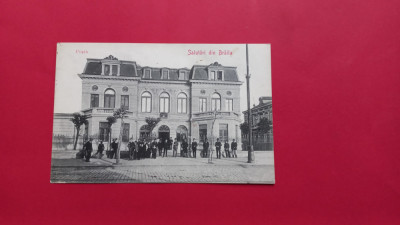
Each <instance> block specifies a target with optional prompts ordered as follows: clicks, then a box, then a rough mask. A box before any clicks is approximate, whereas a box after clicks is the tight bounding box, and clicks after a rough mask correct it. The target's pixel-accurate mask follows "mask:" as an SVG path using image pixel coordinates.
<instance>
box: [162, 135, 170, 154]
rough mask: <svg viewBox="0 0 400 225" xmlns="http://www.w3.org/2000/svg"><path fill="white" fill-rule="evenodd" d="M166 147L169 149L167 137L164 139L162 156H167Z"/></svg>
mask: <svg viewBox="0 0 400 225" xmlns="http://www.w3.org/2000/svg"><path fill="white" fill-rule="evenodd" d="M168 149H169V139H168V140H167V139H165V140H164V151H163V155H162V157H164V156H165V157H168Z"/></svg>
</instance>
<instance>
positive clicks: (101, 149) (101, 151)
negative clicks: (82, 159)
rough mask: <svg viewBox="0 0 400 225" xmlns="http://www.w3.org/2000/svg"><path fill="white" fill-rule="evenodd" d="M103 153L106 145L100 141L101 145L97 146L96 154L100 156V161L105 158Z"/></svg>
mask: <svg viewBox="0 0 400 225" xmlns="http://www.w3.org/2000/svg"><path fill="white" fill-rule="evenodd" d="M103 151H104V144H103V141H100V144H99V145H98V146H97V152H96V155H98V156H99V159H101V157H103Z"/></svg>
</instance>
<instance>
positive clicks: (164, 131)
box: [158, 125, 170, 141]
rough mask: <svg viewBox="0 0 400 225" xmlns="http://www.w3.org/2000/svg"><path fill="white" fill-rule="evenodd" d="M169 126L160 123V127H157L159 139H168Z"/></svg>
mask: <svg viewBox="0 0 400 225" xmlns="http://www.w3.org/2000/svg"><path fill="white" fill-rule="evenodd" d="M169 134H170V133H169V127H168V126H166V125H162V126H161V127H160V128H158V138H159V139H160V140H161V141H165V140H168V139H169V137H170V135H169Z"/></svg>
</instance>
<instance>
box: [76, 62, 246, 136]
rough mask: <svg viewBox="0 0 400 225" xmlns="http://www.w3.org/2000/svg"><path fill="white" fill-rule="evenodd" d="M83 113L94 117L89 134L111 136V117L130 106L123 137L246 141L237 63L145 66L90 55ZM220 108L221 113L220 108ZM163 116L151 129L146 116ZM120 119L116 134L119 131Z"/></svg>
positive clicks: (113, 126)
mask: <svg viewBox="0 0 400 225" xmlns="http://www.w3.org/2000/svg"><path fill="white" fill-rule="evenodd" d="M79 77H80V78H81V79H82V112H83V113H84V114H85V115H87V116H88V117H89V119H88V121H89V123H88V125H87V126H86V127H85V129H84V130H85V133H86V134H87V135H88V136H90V137H94V138H95V139H100V140H104V141H107V140H109V137H108V129H109V127H108V125H107V120H106V118H107V117H108V116H111V115H112V113H113V111H114V110H115V109H117V108H120V107H125V108H126V109H127V110H128V111H129V114H128V118H127V119H125V124H123V138H122V139H123V142H124V143H126V142H127V141H128V140H129V138H133V139H139V138H146V137H149V136H151V137H159V138H169V137H172V138H177V139H178V140H182V139H183V138H188V139H192V138H196V139H197V140H200V142H201V141H203V140H204V139H205V138H206V137H207V138H208V139H209V140H214V139H215V138H216V137H219V138H220V139H221V140H226V139H229V141H231V140H232V139H236V140H238V141H239V142H240V139H241V132H240V128H239V126H240V123H241V117H240V86H241V85H242V83H243V82H241V81H239V79H238V74H237V71H236V67H230V66H222V65H220V64H218V63H217V62H215V63H212V64H210V65H193V66H192V68H191V69H188V68H167V67H161V68H155V67H149V66H139V65H138V64H137V63H136V62H134V61H125V60H118V59H117V58H115V57H113V56H111V55H110V56H108V57H106V58H104V59H87V62H86V66H85V68H84V70H83V73H82V74H79ZM216 111H217V112H218V113H215V112H216ZM147 117H153V118H161V121H160V122H159V123H158V124H157V126H156V127H155V128H154V129H153V132H152V133H150V132H149V130H148V128H147V123H146V121H145V119H146V118H147ZM119 131H120V123H119V121H118V122H117V123H115V124H114V125H112V134H111V136H112V138H116V137H118V135H119Z"/></svg>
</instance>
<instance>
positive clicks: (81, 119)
mask: <svg viewBox="0 0 400 225" xmlns="http://www.w3.org/2000/svg"><path fill="white" fill-rule="evenodd" d="M70 120H71V122H72V123H73V124H74V127H75V129H76V137H75V142H74V150H76V145H77V144H78V137H79V131H80V130H81V126H82V125H83V124H85V125H87V124H88V120H87V116H86V115H83V114H81V113H79V112H76V113H74V114H72V118H71V119H70Z"/></svg>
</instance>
